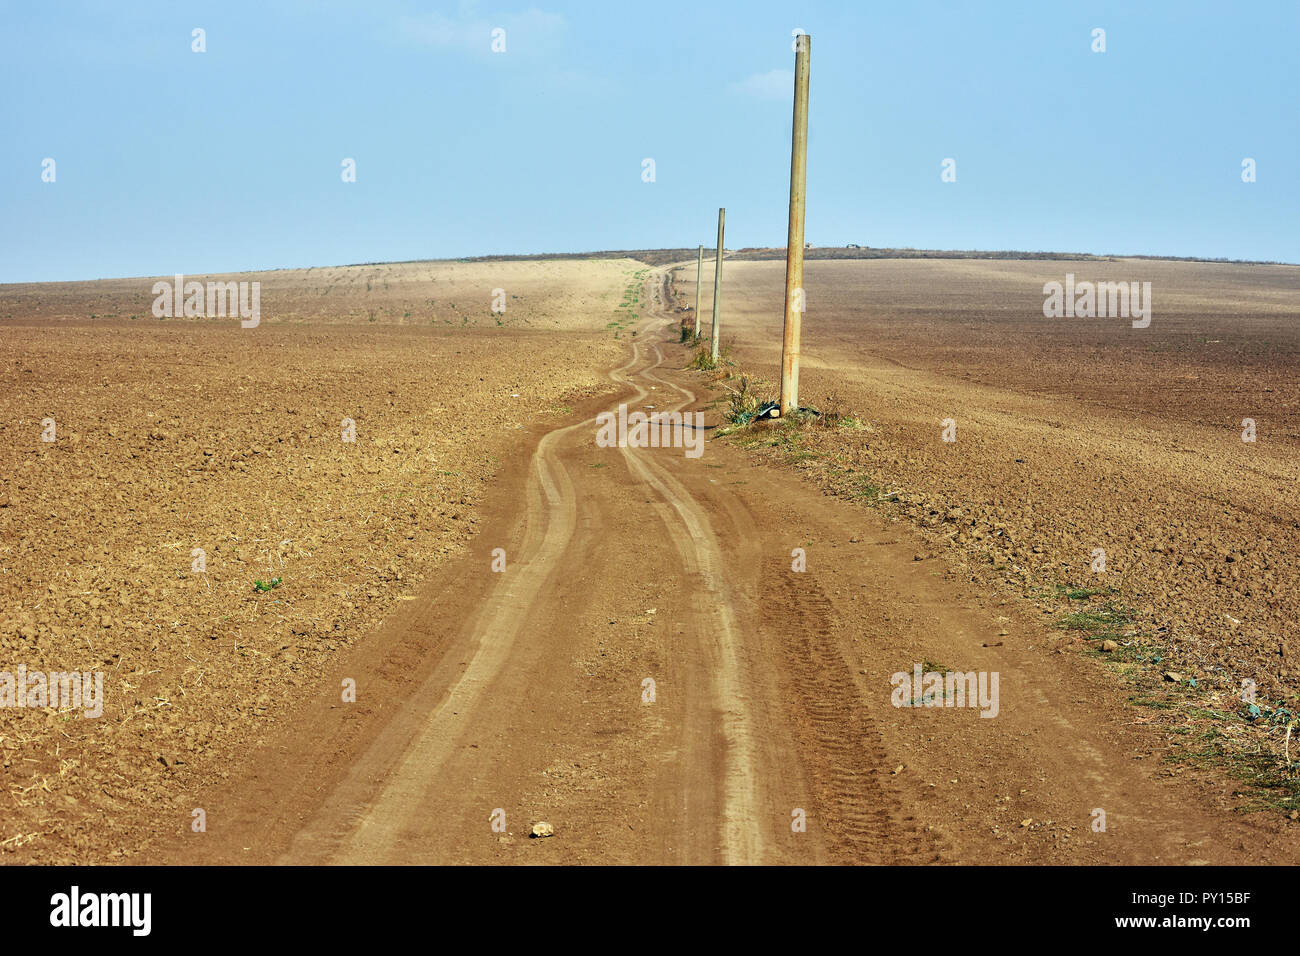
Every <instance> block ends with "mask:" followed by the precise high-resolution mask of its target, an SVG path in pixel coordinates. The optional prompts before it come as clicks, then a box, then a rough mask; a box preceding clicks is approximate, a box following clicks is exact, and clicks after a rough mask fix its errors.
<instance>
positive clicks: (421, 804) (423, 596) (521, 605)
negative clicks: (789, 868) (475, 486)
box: [174, 271, 1297, 864]
mask: <svg viewBox="0 0 1300 956" xmlns="http://www.w3.org/2000/svg"><path fill="white" fill-rule="evenodd" d="M661 287H662V273H661V272H659V271H656V272H654V273H652V274H651V275H649V276H648V277H647V278H646V281H645V287H644V291H643V293H642V299H643V301H644V302H646V303H647V309H646V314H645V315H644V317H643V320H642V322H641V324H640V325H639V326H638V334H637V335H636V336H635V337H634V338H632V339H631V343H632V344H631V349H630V352H631V354H630V355H629V357H628V359H627V362H626V364H624V365H623V366H621V367H620V368H617V369H615V370H613V371H611V377H612V378H613V379H614V381H615V382H617V383H619V385H620V386H621V387H622V393H621V395H620V396H619V397H618V398H616V399H615V400H613V401H610V400H608V399H606V400H602V401H599V402H593V403H590V404H589V405H588V406H587V407H583V408H579V409H576V410H575V414H574V417H573V419H572V421H571V423H570V424H567V425H565V426H563V427H560V428H556V429H553V430H546V429H544V428H543V427H541V426H539V427H538V428H535V429H533V430H531V431H529V432H527V437H526V438H525V439H524V440H522V441H521V443H520V445H519V446H518V448H517V450H516V452H515V453H514V454H515V455H516V456H517V460H515V461H512V462H508V463H507V465H509V467H507V468H505V469H503V471H504V473H505V474H506V475H507V477H506V479H505V480H504V482H503V483H501V484H499V485H498V486H496V487H495V489H494V490H493V492H492V493H491V495H490V496H489V500H488V501H486V502H485V515H486V517H485V519H484V521H483V522H482V523H481V525H480V527H481V528H482V531H481V532H480V534H479V535H478V536H477V538H476V541H475V543H474V545H473V546H472V547H471V549H470V553H468V554H466V555H464V556H463V557H460V558H457V559H454V560H453V561H451V562H448V564H447V565H446V566H444V567H443V568H441V569H440V570H439V571H438V572H437V573H436V574H435V575H434V577H433V578H432V579H431V580H430V581H429V582H427V584H426V586H425V587H424V589H423V590H422V591H421V592H420V593H419V594H417V595H416V597H415V600H413V601H411V602H408V603H407V604H405V605H404V606H403V608H402V610H401V611H400V612H399V613H398V614H396V615H394V616H392V617H390V619H388V620H387V621H385V622H384V623H383V625H382V626H381V627H380V628H379V629H378V630H376V631H375V632H374V633H372V634H371V635H370V636H369V637H367V638H366V639H365V640H364V641H362V642H360V643H359V644H358V645H357V646H356V647H354V648H353V649H352V650H351V651H349V652H348V653H347V654H346V655H345V656H344V657H343V658H342V659H341V660H340V663H339V667H338V669H337V672H336V674H335V679H334V681H333V682H332V683H327V685H326V686H325V688H324V689H323V690H322V691H321V692H320V693H319V694H317V695H315V696H314V697H313V698H312V699H311V700H308V701H306V702H305V703H304V704H303V706H302V707H301V708H300V709H299V711H298V712H297V713H296V714H295V715H293V717H292V719H290V720H288V721H286V722H284V723H283V724H282V725H281V729H280V730H279V731H277V732H276V734H275V735H274V736H273V737H271V738H269V739H268V740H267V741H266V743H265V744H264V745H263V747H262V748H260V749H259V750H258V751H256V752H255V753H253V754H251V755H250V759H249V761H248V765H247V767H246V768H244V769H243V770H241V772H240V774H239V775H238V779H236V780H234V781H233V782H231V783H229V784H228V785H226V786H223V787H220V788H214V789H210V790H207V791H204V792H200V793H196V795H195V800H196V805H197V806H202V807H204V808H205V810H206V813H207V820H208V827H207V832H205V833H197V834H196V833H192V832H186V833H184V835H183V836H181V835H178V838H177V843H176V845H175V854H174V858H175V859H177V860H187V861H198V862H284V863H705V864H707V863H739V864H743V863H824V862H831V863H931V862H968V863H973V862H1008V863H1012V862H1018V863H1120V862H1123V863H1157V862H1158V863H1200V862H1205V863H1228V862H1235V863H1267V862H1277V863H1280V862H1294V861H1295V857H1296V856H1297V852H1296V850H1295V848H1294V842H1293V841H1291V840H1290V839H1289V837H1288V836H1287V835H1286V832H1285V824H1284V823H1282V822H1281V821H1279V820H1278V819H1277V818H1276V817H1269V816H1264V815H1254V816H1249V817H1243V816H1239V815H1233V814H1232V813H1230V812H1229V811H1228V810H1227V809H1226V808H1227V806H1228V804H1227V801H1226V796H1227V794H1228V786H1227V785H1226V784H1224V783H1222V782H1220V781H1217V780H1215V779H1214V778H1210V777H1198V778H1192V777H1190V776H1178V777H1171V776H1169V775H1168V772H1167V770H1166V769H1165V768H1164V767H1163V766H1162V765H1161V763H1160V760H1159V754H1160V751H1161V750H1162V747H1163V744H1162V741H1160V740H1159V739H1152V738H1151V736H1150V734H1149V732H1148V730H1147V729H1146V728H1144V727H1143V726H1142V725H1141V724H1140V722H1139V721H1140V719H1141V718H1140V717H1139V715H1138V714H1137V712H1136V711H1135V710H1134V709H1133V708H1132V707H1130V706H1129V705H1128V704H1127V703H1126V702H1125V698H1124V694H1123V692H1122V691H1121V690H1120V689H1119V688H1117V687H1116V686H1114V683H1113V679H1112V678H1110V677H1108V676H1107V675H1106V674H1105V673H1104V672H1103V671H1101V670H1100V669H1098V668H1096V667H1095V666H1094V665H1092V664H1091V663H1090V662H1088V661H1086V660H1084V659H1083V658H1081V657H1080V656H1078V655H1077V654H1074V653H1071V652H1068V651H1066V650H1064V649H1063V648H1061V647H1060V646H1059V645H1056V644H1054V643H1053V642H1052V640H1051V639H1050V638H1049V635H1048V631H1047V629H1046V628H1045V627H1044V626H1043V625H1042V624H1041V623H1040V621H1039V620H1038V619H1037V618H1036V617H1034V616H1032V615H1030V614H1029V613H1028V611H1027V610H1026V609H1023V608H1020V607H1018V606H1015V605H1011V604H1007V603H1006V602H1000V601H999V600H998V599H997V598H995V597H991V596H989V595H988V594H987V593H984V592H981V591H980V590H978V589H977V588H976V587H975V586H973V585H972V584H971V583H970V582H969V581H966V582H964V583H963V582H962V581H961V580H958V579H956V578H955V577H954V576H953V575H951V574H948V573H947V572H946V569H945V568H944V567H943V566H942V565H941V564H940V562H939V561H938V560H937V559H933V558H929V557H927V556H926V555H925V554H924V552H923V551H922V550H921V547H922V546H921V545H920V544H918V539H916V538H915V537H913V532H912V531H911V530H910V528H908V526H907V525H906V524H904V523H898V522H890V521H889V520H888V519H887V518H886V517H884V516H882V515H881V514H879V513H878V512H873V511H870V510H868V509H865V508H863V507H861V506H858V505H855V504H854V503H852V502H848V501H844V500H840V499H835V498H830V497H823V496H821V495H818V494H816V493H815V492H812V491H811V490H810V489H809V488H808V486H806V485H802V484H800V483H798V482H794V481H791V480H790V479H789V477H788V476H787V475H783V474H782V473H781V472H780V471H777V470H773V469H768V468H764V467H760V466H756V465H754V464H753V463H752V462H751V461H750V460H749V459H747V458H746V457H745V456H744V454H743V453H742V452H741V451H739V450H738V449H736V448H733V447H728V446H725V445H724V444H723V443H720V442H710V443H708V444H707V445H706V447H705V450H704V453H703V455H702V456H701V457H699V458H691V457H688V456H687V455H685V454H684V452H683V450H682V449H681V448H631V447H622V448H617V447H615V448H602V447H598V445H597V443H596V441H595V435H596V426H595V423H594V421H593V417H594V415H595V413H596V412H598V411H601V410H605V409H608V408H611V407H613V406H615V405H617V404H618V402H619V401H623V402H626V403H627V405H628V407H629V409H633V410H635V409H638V408H642V409H645V408H649V407H650V406H653V407H654V410H655V411H660V412H662V411H665V410H676V409H692V408H699V407H700V406H701V403H702V401H703V400H705V399H707V398H708V396H703V395H700V394H697V391H696V390H697V388H699V386H698V384H697V383H698V379H697V378H695V377H694V376H693V375H692V373H686V372H681V371H678V370H677V369H678V367H679V366H680V365H681V364H683V363H682V357H683V352H682V351H681V349H680V347H678V346H677V345H676V344H675V338H676V336H675V334H672V333H673V332H675V330H674V329H673V328H672V320H671V318H670V317H669V315H668V312H667V310H666V308H665V307H664V305H663V304H662V303H661V302H660V301H659V299H658V297H659V290H660V288H661ZM714 420H715V416H712V415H711V416H710V423H712V422H713V421H714ZM498 548H500V549H503V550H504V560H505V569H504V570H503V571H499V570H498V571H494V570H493V562H494V559H495V560H497V561H498V562H499V560H500V552H496V553H495V554H494V549H498ZM795 549H803V552H804V554H805V555H806V562H807V566H806V570H804V571H795V570H792V562H793V561H794V560H795V559H796V557H795V554H794V552H795ZM498 566H499V563H498ZM916 665H923V667H924V669H925V670H927V671H929V670H941V671H949V670H952V671H972V670H973V671H980V672H994V671H996V672H998V674H999V676H1000V685H999V686H1000V700H999V703H998V708H997V715H996V717H993V718H992V719H985V718H983V717H981V716H980V711H979V710H978V709H975V708H970V707H966V708H950V707H944V708H934V709H926V708H900V707H895V706H894V705H893V703H892V702H891V698H892V696H893V694H892V691H893V687H892V686H891V675H892V674H894V673H896V672H906V673H909V674H910V673H911V672H912V670H913V668H914V666H916ZM349 679H350V680H353V681H355V685H356V688H357V700H356V703H347V702H343V701H342V700H341V693H340V688H341V686H342V685H343V683H344V682H345V681H347V680H349ZM1098 810H1102V811H1104V820H1105V829H1104V831H1100V830H1097V829H1095V828H1094V821H1096V820H1097V819H1098V814H1097V812H1096V811H1098ZM538 821H546V822H549V823H551V824H552V825H553V826H554V829H555V836H554V837H552V838H549V839H529V836H528V834H529V829H530V827H531V826H532V825H533V824H534V823H535V822H538ZM801 821H803V823H804V826H801V825H800V823H801Z"/></svg>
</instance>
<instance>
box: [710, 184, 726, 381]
mask: <svg viewBox="0 0 1300 956" xmlns="http://www.w3.org/2000/svg"><path fill="white" fill-rule="evenodd" d="M726 226H727V210H726V209H719V210H718V258H717V261H716V262H715V263H714V264H713V353H712V354H713V364H714V365H717V364H718V312H719V310H718V306H719V305H720V303H721V302H722V233H723V231H724V230H725V229H726Z"/></svg>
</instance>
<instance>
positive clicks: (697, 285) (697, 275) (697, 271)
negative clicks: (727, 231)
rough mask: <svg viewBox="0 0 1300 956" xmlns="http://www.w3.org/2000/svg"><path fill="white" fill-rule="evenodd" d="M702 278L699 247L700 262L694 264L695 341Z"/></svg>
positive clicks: (698, 326)
mask: <svg viewBox="0 0 1300 956" xmlns="http://www.w3.org/2000/svg"><path fill="white" fill-rule="evenodd" d="M703 278H704V246H703V245H701V246H700V261H699V262H697V263H696V264H695V341H697V342H698V341H699V340H700V281H701V280H702V279H703Z"/></svg>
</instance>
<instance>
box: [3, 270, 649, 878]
mask: <svg viewBox="0 0 1300 956" xmlns="http://www.w3.org/2000/svg"><path fill="white" fill-rule="evenodd" d="M644 268H645V267H644V266H642V265H640V264H638V263H632V262H630V261H628V260H612V261H603V262H581V261H572V262H515V263H475V264H464V263H455V262H451V263H442V262H439V263H409V264H397V265H383V266H355V267H345V268H331V269H310V270H304V271H281V272H266V273H256V274H250V275H232V276H222V277H220V278H221V279H222V280H226V279H231V280H236V281H238V280H246V281H253V280H257V281H260V282H261V283H262V286H261V322H260V325H259V326H258V327H256V328H248V329H245V328H241V326H240V323H239V320H238V319H234V318H211V319H194V318H191V319H186V318H164V319H161V320H160V319H157V318H154V317H153V315H152V314H151V306H152V303H153V300H154V296H153V294H152V292H151V289H152V285H153V282H154V280H153V279H148V278H142V279H128V280H110V281H103V282H86V283H67V284H52V285H42V286H24V285H9V286H0V323H3V325H4V326H5V331H4V335H3V336H2V337H0V359H2V360H0V434H2V440H0V606H2V607H3V614H2V615H0V652H2V653H3V656H4V658H5V659H6V660H8V661H10V662H11V666H9V667H8V668H7V669H9V670H10V671H12V670H13V669H14V666H16V665H17V664H19V663H24V664H25V665H26V667H27V668H28V670H29V671H45V672H68V671H73V670H76V671H81V672H95V671H102V672H103V673H104V678H103V681H104V686H103V694H104V699H105V705H104V706H105V711H104V714H103V717H102V719H95V720H88V719H79V718H78V717H77V716H76V712H75V709H73V708H66V707H65V708H60V709H58V710H49V711H43V710H33V709H21V708H9V707H6V708H0V753H2V754H3V772H4V786H5V789H6V791H7V794H8V802H9V806H8V807H6V809H5V812H4V813H3V815H0V819H2V820H3V826H2V828H0V854H2V856H0V859H5V860H12V861H24V862H26V861H39V862H46V863H71V862H90V861H103V860H118V859H121V860H126V861H130V860H132V859H133V858H135V859H139V857H138V856H137V855H136V854H138V852H139V848H140V847H141V846H142V845H144V844H145V843H146V842H147V841H148V838H149V835H150V833H151V832H152V831H151V830H150V829H149V828H148V827H147V826H146V825H144V824H142V822H141V821H142V820H147V819H148V818H149V816H150V814H156V813H157V812H159V811H160V810H161V811H163V812H166V813H172V812H175V813H180V814H182V815H185V816H188V814H189V813H190V808H192V807H194V806H196V804H195V803H194V801H193V798H192V796H189V795H187V788H188V787H191V786H192V785H193V783H194V781H196V780H199V779H221V778H222V777H224V776H226V775H228V774H229V773H231V772H232V767H234V766H235V759H234V758H235V757H237V756H238V755H240V754H242V753H244V752H245V751H246V750H247V749H248V748H249V747H250V746H252V745H254V744H255V743H256V742H257V740H258V738H259V737H260V736H261V733H262V728H264V727H265V726H267V725H268V724H269V723H270V722H273V721H274V720H275V719H276V718H277V717H278V716H280V715H282V714H283V713H284V712H285V710H286V708H288V707H289V706H291V705H292V704H293V702H294V699H295V697H297V696H301V692H302V691H301V689H302V688H303V687H304V686H312V685H313V684H314V682H317V681H318V680H319V678H320V670H321V668H322V666H324V664H325V663H326V662H328V661H330V660H332V657H333V655H335V654H336V652H338V651H339V649H341V648H344V647H347V646H348V645H350V644H351V643H353V642H355V641H357V640H358V639H359V638H360V637H361V636H362V635H363V634H365V633H366V632H367V630H368V629H369V628H370V627H372V626H373V625H374V624H375V623H376V622H377V621H379V620H380V619H381V618H382V617H383V616H384V615H385V613H386V612H388V611H389V610H390V609H391V608H392V607H394V606H395V605H397V604H399V603H400V602H402V601H404V600H408V599H409V595H410V594H411V593H412V591H413V589H415V588H417V587H418V585H419V583H420V582H421V581H422V580H423V579H424V578H425V577H426V576H427V575H428V574H429V573H430V572H431V570H432V569H435V568H436V567H438V566H439V565H440V564H441V563H442V562H444V561H445V560H447V558H448V557H449V556H450V555H453V554H455V553H457V552H458V551H459V550H460V549H462V548H463V547H464V545H465V542H466V541H467V540H468V539H469V538H470V537H471V536H472V535H473V533H474V529H475V524H476V522H477V520H478V513H477V511H476V505H477V503H478V501H479V499H480V498H481V496H482V494H483V490H484V488H485V486H487V485H488V484H490V483H491V482H492V481H493V479H494V477H495V476H496V475H497V474H498V472H499V470H500V469H501V467H502V461H503V457H504V456H505V455H507V454H508V453H509V452H510V450H511V449H512V447H513V446H514V445H515V444H516V443H517V442H519V441H520V440H521V436H522V435H523V434H524V431H525V429H526V428H528V427H532V426H533V425H534V423H537V422H547V421H556V420H559V419H560V418H562V417H564V416H565V415H566V414H568V413H569V411H570V406H571V405H572V404H573V403H574V402H576V401H579V400H582V399H583V398H585V397H588V396H590V395H591V394H593V393H594V392H598V391H601V390H608V389H609V387H610V383H609V382H608V380H607V379H605V378H604V376H603V375H602V374H600V373H601V372H602V371H603V369H604V368H606V367H608V366H609V365H610V364H612V363H613V362H614V361H615V359H616V358H617V357H618V356H619V355H620V354H621V353H622V350H623V342H621V341H620V340H619V338H616V336H619V337H625V336H626V334H627V333H624V332H623V331H622V328H623V326H624V325H626V324H627V323H628V322H629V321H630V320H629V318H628V316H629V314H630V307H629V306H627V305H623V303H624V292H625V290H626V289H627V288H628V287H629V285H631V284H633V283H634V280H635V274H636V272H637V270H639V269H644ZM168 278H170V277H168ZM194 278H199V279H207V278H212V277H194ZM494 289H503V290H504V291H505V298H504V303H505V310H504V313H500V314H494V313H493V298H494V292H493V290H494ZM621 305H622V306H623V307H620V306H621ZM47 419H53V421H54V423H55V424H54V432H53V437H54V439H55V440H54V441H52V442H46V441H43V440H42V435H43V433H44V431H45V428H44V426H43V425H42V422H43V421H45V420H47ZM344 419H350V420H351V422H352V423H353V425H354V429H355V431H354V439H355V440H354V441H352V442H346V441H344V431H345V428H344V424H343V423H344ZM196 549H201V550H202V555H201V556H200V555H199V554H198V552H197V551H196ZM200 557H202V563H201V565H200V563H199V559H200ZM200 566H201V567H202V568H203V570H202V571H197V570H195V569H196V568H198V567H200ZM257 581H261V582H263V583H264V584H266V585H270V584H271V582H272V581H278V584H276V586H274V587H272V588H271V589H270V590H267V591H259V590H257V589H256V587H255V582H257Z"/></svg>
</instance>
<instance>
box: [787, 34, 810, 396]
mask: <svg viewBox="0 0 1300 956" xmlns="http://www.w3.org/2000/svg"><path fill="white" fill-rule="evenodd" d="M795 42H796V44H797V45H796V47H795V54H794V132H793V133H792V134H791V140H790V231H789V235H788V238H787V239H786V246H785V338H784V340H783V342H782V344H781V405H780V407H781V414H782V415H785V414H788V413H789V412H792V411H795V410H797V409H798V408H799V333H800V331H801V325H802V323H803V309H804V301H805V300H804V291H803V213H804V200H805V198H806V195H805V194H806V186H807V178H808V177H807V173H808V168H807V164H808V53H809V48H810V47H811V46H812V38H811V37H809V36H807V35H806V34H801V35H800V36H799V37H797V38H796V41H795Z"/></svg>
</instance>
